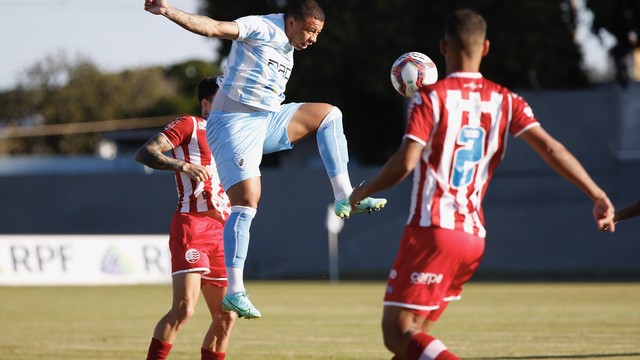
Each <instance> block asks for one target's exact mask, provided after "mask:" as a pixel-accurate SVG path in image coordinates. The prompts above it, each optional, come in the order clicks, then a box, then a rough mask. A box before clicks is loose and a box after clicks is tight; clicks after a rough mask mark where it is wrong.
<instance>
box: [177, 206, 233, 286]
mask: <svg viewBox="0 0 640 360" xmlns="http://www.w3.org/2000/svg"><path fill="white" fill-rule="evenodd" d="M223 229H224V225H223V224H222V223H221V222H220V221H218V220H216V219H215V218H213V217H211V216H210V215H207V214H206V213H182V212H176V213H174V214H173V219H172V220H171V228H170V232H169V250H170V251H171V275H172V276H175V275H177V274H183V273H190V272H200V273H202V284H201V285H215V286H218V287H226V286H227V272H226V268H225V265H224V250H223V249H224V245H223V242H222V230H223Z"/></svg>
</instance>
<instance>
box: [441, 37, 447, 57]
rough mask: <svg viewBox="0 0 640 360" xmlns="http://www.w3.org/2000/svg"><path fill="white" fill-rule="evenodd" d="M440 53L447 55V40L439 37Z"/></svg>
mask: <svg viewBox="0 0 640 360" xmlns="http://www.w3.org/2000/svg"><path fill="white" fill-rule="evenodd" d="M440 54H442V55H447V40H445V39H440Z"/></svg>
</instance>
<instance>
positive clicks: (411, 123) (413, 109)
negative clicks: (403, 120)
mask: <svg viewBox="0 0 640 360" xmlns="http://www.w3.org/2000/svg"><path fill="white" fill-rule="evenodd" d="M434 98H437V96H436V94H435V91H432V92H430V93H427V92H424V91H419V92H417V93H416V94H415V95H413V97H412V98H411V104H410V105H409V119H408V123H407V129H406V131H405V134H404V137H405V138H409V139H411V140H413V141H416V142H419V143H421V144H422V145H426V144H427V141H428V140H429V136H430V135H431V131H432V129H433V124H434V121H433V118H434V112H433V104H432V100H434Z"/></svg>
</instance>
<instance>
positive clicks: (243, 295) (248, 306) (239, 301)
mask: <svg viewBox="0 0 640 360" xmlns="http://www.w3.org/2000/svg"><path fill="white" fill-rule="evenodd" d="M222 310H224V311H233V312H235V313H237V314H238V316H239V317H241V318H245V319H258V318H260V317H261V316H262V314H260V311H258V309H256V308H255V306H253V304H252V303H251V301H249V296H248V295H247V292H246V291H240V292H237V293H235V294H226V295H225V296H224V298H223V299H222Z"/></svg>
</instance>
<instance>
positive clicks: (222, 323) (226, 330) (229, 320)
mask: <svg viewBox="0 0 640 360" xmlns="http://www.w3.org/2000/svg"><path fill="white" fill-rule="evenodd" d="M235 320H236V318H235V316H234V315H233V314H232V313H231V312H230V311H223V312H222V313H220V316H218V324H219V328H220V332H221V333H222V335H223V336H229V334H230V333H231V328H233V324H234V323H235Z"/></svg>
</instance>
